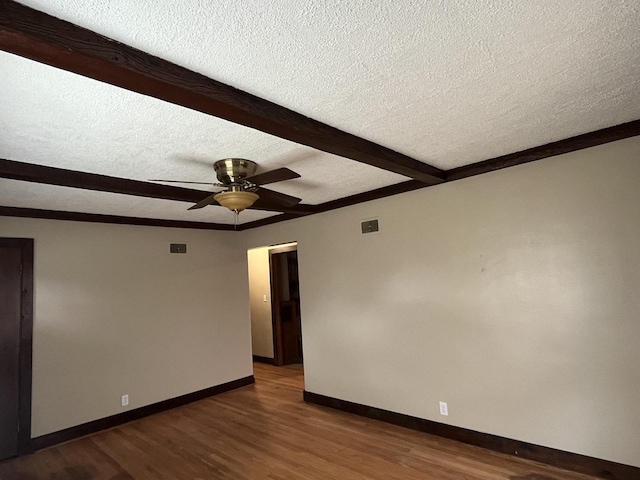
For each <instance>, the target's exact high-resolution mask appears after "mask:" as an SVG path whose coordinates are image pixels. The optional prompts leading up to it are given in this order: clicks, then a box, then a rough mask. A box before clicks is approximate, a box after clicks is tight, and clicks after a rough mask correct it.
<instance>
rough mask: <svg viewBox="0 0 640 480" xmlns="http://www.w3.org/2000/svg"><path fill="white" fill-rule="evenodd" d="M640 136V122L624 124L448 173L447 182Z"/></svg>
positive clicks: (459, 168) (466, 166)
mask: <svg viewBox="0 0 640 480" xmlns="http://www.w3.org/2000/svg"><path fill="white" fill-rule="evenodd" d="M637 135H640V120H634V121H632V122H628V123H622V124H620V125H616V126H615V127H610V128H604V129H602V130H596V131H595V132H589V133H585V134H583V135H577V136H575V137H570V138H565V139H564V140H559V141H557V142H552V143H547V144H546V145H541V146H539V147H533V148H529V149H528V150H522V151H521V152H515V153H510V154H508V155H503V156H501V157H496V158H491V159H489V160H484V161H482V162H478V163H472V164H471V165H465V166H463V167H458V168H454V169H452V170H447V172H446V174H447V181H449V182H450V181H452V180H460V179H462V178H467V177H472V176H474V175H480V174H482V173H487V172H492V171H494V170H500V169H502V168H507V167H513V166H515V165H520V164H522V163H529V162H534V161H536V160H542V159H543V158H549V157H554V156H556V155H562V154H563V153H570V152H575V151H576V150H582V149H585V148H589V147H595V146H597V145H602V144H604V143H609V142H615V141H616V140H622V139H625V138H629V137H635V136H637Z"/></svg>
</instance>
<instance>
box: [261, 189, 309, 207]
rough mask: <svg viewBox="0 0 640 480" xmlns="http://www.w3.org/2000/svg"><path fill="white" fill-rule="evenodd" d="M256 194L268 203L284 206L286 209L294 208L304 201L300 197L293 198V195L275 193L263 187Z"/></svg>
mask: <svg viewBox="0 0 640 480" xmlns="http://www.w3.org/2000/svg"><path fill="white" fill-rule="evenodd" d="M256 193H257V194H258V195H259V196H260V198H261V199H262V200H264V201H265V202H266V203H273V204H276V205H284V206H285V207H293V206H294V205H297V204H298V203H300V201H301V200H302V199H300V198H298V197H293V196H291V195H287V194H284V193H280V192H275V191H273V190H269V189H267V188H262V187H260V188H258V190H257V191H256Z"/></svg>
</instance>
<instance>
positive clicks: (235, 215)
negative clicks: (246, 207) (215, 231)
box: [233, 210, 240, 230]
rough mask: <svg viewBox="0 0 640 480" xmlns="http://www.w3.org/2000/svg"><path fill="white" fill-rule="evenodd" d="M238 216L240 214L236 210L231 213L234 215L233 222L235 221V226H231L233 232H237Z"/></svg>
mask: <svg viewBox="0 0 640 480" xmlns="http://www.w3.org/2000/svg"><path fill="white" fill-rule="evenodd" d="M239 214H240V212H239V211H238V210H234V211H233V215H234V220H235V224H234V226H233V229H234V230H238V215H239Z"/></svg>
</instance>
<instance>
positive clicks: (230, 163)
mask: <svg viewBox="0 0 640 480" xmlns="http://www.w3.org/2000/svg"><path fill="white" fill-rule="evenodd" d="M213 168H214V169H215V171H216V176H217V177H218V181H219V182H220V183H222V184H224V185H229V186H231V185H233V184H241V183H242V180H243V179H244V178H247V177H250V176H252V175H253V174H254V173H256V169H257V168H258V165H257V164H256V162H252V161H251V160H245V159H244V158H225V159H223V160H218V161H217V162H216V163H214V164H213Z"/></svg>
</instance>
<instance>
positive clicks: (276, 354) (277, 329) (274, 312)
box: [269, 245, 298, 366]
mask: <svg viewBox="0 0 640 480" xmlns="http://www.w3.org/2000/svg"><path fill="white" fill-rule="evenodd" d="M297 250H298V245H287V246H286V247H277V248H270V249H269V282H270V283H271V331H272V333H273V364H274V365H276V366H280V365H283V364H284V352H283V350H282V344H281V341H280V339H281V338H282V335H281V334H282V323H281V322H280V312H279V310H278V308H277V306H278V298H280V289H281V288H283V286H282V285H280V281H279V280H278V276H277V275H276V274H275V273H276V271H277V267H276V268H274V265H275V262H274V259H273V256H274V255H277V254H279V253H287V252H295V251H297Z"/></svg>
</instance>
